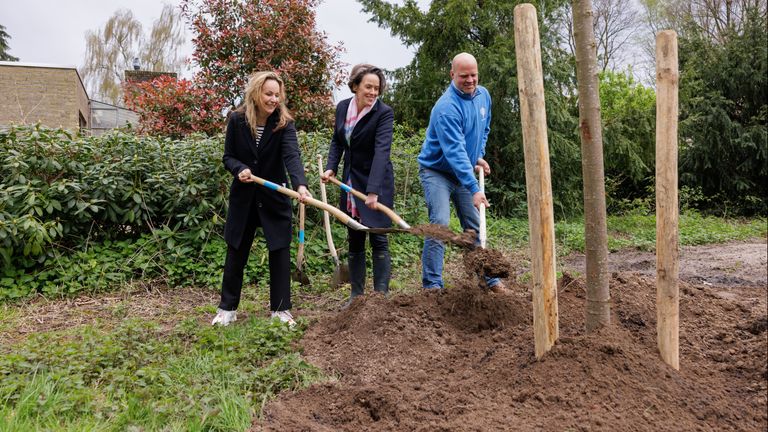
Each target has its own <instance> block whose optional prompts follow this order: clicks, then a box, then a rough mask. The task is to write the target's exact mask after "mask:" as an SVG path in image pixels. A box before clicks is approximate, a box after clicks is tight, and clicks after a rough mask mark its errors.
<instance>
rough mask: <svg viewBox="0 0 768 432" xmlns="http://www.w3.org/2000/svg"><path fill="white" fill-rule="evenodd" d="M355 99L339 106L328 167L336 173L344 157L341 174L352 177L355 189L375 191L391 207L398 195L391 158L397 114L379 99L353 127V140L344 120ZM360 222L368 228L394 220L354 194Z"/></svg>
mask: <svg viewBox="0 0 768 432" xmlns="http://www.w3.org/2000/svg"><path fill="white" fill-rule="evenodd" d="M351 100H352V98H350V99H345V100H343V101H341V102H339V104H338V105H337V106H336V122H335V125H334V130H333V137H332V138H331V147H330V150H329V151H328V162H327V163H326V165H325V169H326V170H332V171H333V172H335V173H337V176H338V167H339V162H340V161H341V158H342V156H343V157H344V172H343V173H342V175H341V176H340V177H339V179H340V180H341V181H343V182H344V183H347V181H348V180H349V179H350V178H351V179H352V188H354V189H357V190H359V191H360V192H363V193H364V194H366V195H367V194H369V193H375V194H377V195H378V196H379V202H380V203H382V204H384V205H385V206H387V207H389V208H392V207H393V203H394V195H395V176H394V172H393V169H392V161H391V160H390V158H389V153H390V150H391V149H392V125H393V123H394V118H395V114H394V112H393V111H392V108H390V107H389V105H386V104H385V103H383V102H381V101H377V102H376V104H375V105H374V106H373V109H371V111H370V112H369V113H368V114H366V115H365V117H363V118H362V119H360V121H358V122H357V124H356V125H355V128H354V129H353V130H352V135H351V137H350V141H351V142H349V143H348V142H347V139H346V137H345V136H344V121H345V120H346V118H347V108H349V104H350V101H351ZM355 204H356V206H357V210H358V211H359V212H360V221H361V222H362V223H363V225H365V226H368V227H376V228H383V227H390V226H391V225H392V220H391V219H389V217H387V215H386V214H384V213H382V212H379V211H376V210H371V209H369V208H368V207H367V206H366V205H365V201H364V200H361V199H360V198H357V197H355ZM340 208H341V209H342V210H344V211H345V212H346V210H347V194H346V193H341V199H340Z"/></svg>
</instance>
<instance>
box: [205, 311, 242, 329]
mask: <svg viewBox="0 0 768 432" xmlns="http://www.w3.org/2000/svg"><path fill="white" fill-rule="evenodd" d="M235 321H237V311H225V310H223V309H216V316H215V317H214V318H213V321H211V325H216V324H218V325H221V326H228V325H229V324H230V323H233V322H235Z"/></svg>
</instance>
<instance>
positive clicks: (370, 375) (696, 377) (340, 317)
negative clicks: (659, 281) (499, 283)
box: [254, 252, 768, 431]
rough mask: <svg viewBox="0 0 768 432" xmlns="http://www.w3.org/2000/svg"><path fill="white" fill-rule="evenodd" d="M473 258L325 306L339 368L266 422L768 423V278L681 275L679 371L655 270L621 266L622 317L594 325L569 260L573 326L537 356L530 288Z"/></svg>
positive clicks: (276, 425) (323, 427)
mask: <svg viewBox="0 0 768 432" xmlns="http://www.w3.org/2000/svg"><path fill="white" fill-rule="evenodd" d="M478 253H479V254H483V253H485V252H478ZM465 260H466V262H467V263H468V265H467V267H470V266H475V267H473V268H474V270H470V271H469V274H470V277H469V278H468V279H467V280H466V281H459V282H458V283H457V284H456V285H457V286H455V287H451V288H449V289H447V290H440V291H433V290H428V291H420V292H419V293H417V294H414V295H402V296H397V297H393V298H385V297H383V296H380V295H368V296H364V297H358V298H356V299H355V301H354V302H353V303H352V304H351V305H350V307H349V308H347V309H346V310H344V311H342V312H339V313H334V314H330V315H328V316H325V317H322V318H320V319H318V321H316V322H315V323H314V324H313V325H312V326H311V327H310V328H309V329H308V331H307V333H306V334H305V336H304V339H303V340H302V346H303V352H304V356H305V357H306V358H307V359H308V360H309V361H310V362H312V363H313V364H316V365H318V366H320V367H322V368H324V369H325V370H326V371H328V373H330V374H333V375H334V376H335V377H336V379H334V380H331V381H328V382H324V383H320V384H316V385H313V386H311V387H309V388H307V389H304V390H301V391H297V392H293V393H285V394H281V395H280V396H279V397H278V398H277V399H276V400H274V401H272V402H270V403H268V404H267V406H266V407H265V409H264V412H263V417H262V418H261V419H259V420H257V421H256V422H255V423H254V430H264V431H361V430H375V431H405V430H407V431H488V430H546V431H550V430H553V431H562V430H580V431H581V430H583V431H587V430H590V431H591V430H606V431H615V430H622V431H679V430H702V431H728V430H733V431H736V430H738V431H751V430H754V431H764V430H766V428H768V413H767V411H766V408H768V402H767V400H766V399H767V396H768V394H767V392H768V386H767V385H766V384H767V381H768V371H767V370H766V356H767V351H768V340H767V336H768V335H767V334H766V287H765V286H761V287H752V288H748V287H743V288H738V289H741V290H743V292H739V295H738V296H733V297H723V296H721V295H718V294H717V293H716V292H714V293H713V292H712V290H711V289H709V287H707V286H705V285H702V286H698V285H693V284H689V283H681V286H680V287H681V301H680V311H681V317H680V323H681V329H680V358H681V361H680V364H681V369H680V371H675V370H674V369H672V368H670V367H668V366H667V365H666V364H665V363H663V362H662V361H661V359H660V358H659V356H658V354H657V349H656V335H655V333H656V332H655V328H656V314H655V302H656V297H655V296H656V292H655V284H654V280H653V279H652V278H649V277H647V276H643V275H639V274H634V273H614V274H613V277H612V279H611V293H612V300H613V308H612V320H613V321H612V325H611V326H610V327H608V328H605V329H602V330H601V331H599V332H596V333H592V334H585V332H584V297H585V290H584V281H583V279H582V278H574V277H572V276H571V275H568V274H566V275H565V276H564V278H563V279H562V280H561V281H560V284H559V293H558V296H559V298H558V305H559V312H560V339H559V340H558V342H557V343H556V344H555V346H554V347H553V348H552V350H551V351H550V352H549V353H548V354H547V355H546V356H545V357H544V358H543V359H541V360H536V358H535V357H534V354H533V330H532V327H531V323H532V312H531V300H530V292H529V290H528V288H527V287H524V286H521V285H515V284H514V282H513V281H507V282H506V284H507V287H508V288H511V289H512V294H509V295H504V294H497V293H494V292H491V291H489V290H485V289H478V281H477V279H478V278H477V277H476V274H477V271H480V270H481V269H484V267H483V266H482V265H481V266H478V264H477V260H475V259H473V258H471V257H470V258H466V257H465ZM486 270H487V269H486ZM511 273H512V274H513V273H514V272H511Z"/></svg>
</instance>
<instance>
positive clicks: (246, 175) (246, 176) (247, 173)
mask: <svg viewBox="0 0 768 432" xmlns="http://www.w3.org/2000/svg"><path fill="white" fill-rule="evenodd" d="M252 175H253V174H251V170H250V168H246V169H244V170H242V171H240V173H239V174H238V175H237V179H238V180H240V181H241V182H243V183H253V179H252V178H251V176H252Z"/></svg>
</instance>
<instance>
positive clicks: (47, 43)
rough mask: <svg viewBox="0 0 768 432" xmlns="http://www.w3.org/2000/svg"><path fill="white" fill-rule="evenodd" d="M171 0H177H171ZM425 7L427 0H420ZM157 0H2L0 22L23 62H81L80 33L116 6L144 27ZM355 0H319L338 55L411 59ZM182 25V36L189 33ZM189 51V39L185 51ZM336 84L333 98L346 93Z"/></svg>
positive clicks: (388, 62) (392, 64)
mask: <svg viewBox="0 0 768 432" xmlns="http://www.w3.org/2000/svg"><path fill="white" fill-rule="evenodd" d="M169 3H171V4H177V3H178V2H175V1H172V2H169ZM419 3H420V4H421V5H422V8H426V4H428V3H429V1H428V0H420V1H419ZM162 7H163V4H162V2H161V1H160V0H15V1H14V0H2V1H0V24H2V25H3V26H5V29H6V32H7V33H8V34H9V35H10V37H11V39H10V40H9V41H8V45H9V47H10V50H9V53H10V54H11V55H13V56H15V57H18V58H19V61H21V62H25V63H44V64H52V65H57V66H74V67H80V66H82V65H83V63H84V56H85V33H86V31H89V30H96V29H98V28H101V27H103V26H104V23H105V22H106V21H107V20H108V19H109V17H110V16H112V15H113V14H114V12H115V11H116V10H118V9H121V8H123V9H130V10H131V11H132V12H133V14H134V16H135V17H136V18H137V19H138V20H139V21H140V22H141V23H142V25H143V26H144V28H145V31H147V32H148V31H149V29H150V28H151V27H152V23H153V22H154V21H155V20H156V19H157V18H158V17H159V16H160V11H161V10H162ZM360 9H361V7H360V5H359V4H358V3H357V2H356V1H355V0H324V1H323V2H322V3H321V4H320V7H319V9H318V11H317V22H318V27H319V28H320V30H322V31H325V32H326V33H327V34H328V38H329V41H330V42H331V43H332V44H335V43H336V42H343V43H344V47H345V49H346V52H344V53H343V54H342V57H341V59H342V61H344V62H346V63H348V64H350V65H353V64H356V63H363V62H366V63H372V64H375V65H377V66H380V67H383V68H386V69H394V68H397V67H401V66H405V65H406V64H408V63H410V61H411V58H412V57H413V53H412V52H411V51H410V50H409V49H407V48H406V47H404V46H403V45H402V44H401V43H400V40H399V39H397V38H395V37H393V36H391V35H390V34H389V31H388V30H384V29H380V28H378V26H377V25H376V24H374V23H369V22H368V20H369V19H370V15H368V14H365V13H363V12H361V11H360ZM191 37H192V36H191V34H190V32H189V30H187V39H191ZM191 52H192V45H191V44H190V43H188V44H187V45H186V47H185V49H184V54H185V55H189V54H191ZM349 94H350V93H349V90H348V89H340V90H339V91H338V92H337V98H343V97H347V96H348V95H349Z"/></svg>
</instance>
